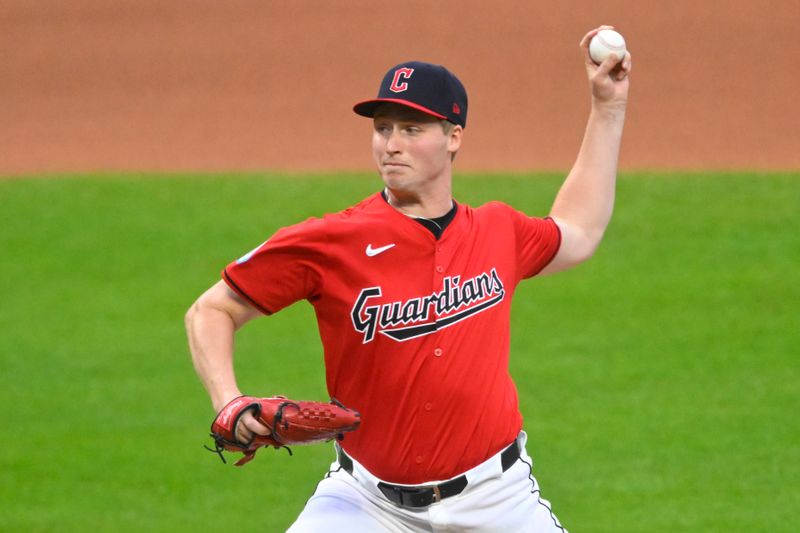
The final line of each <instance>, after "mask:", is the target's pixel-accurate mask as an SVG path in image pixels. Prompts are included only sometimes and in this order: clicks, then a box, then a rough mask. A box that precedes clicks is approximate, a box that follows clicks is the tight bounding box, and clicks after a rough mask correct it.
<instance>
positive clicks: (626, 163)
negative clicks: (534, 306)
mask: <svg viewBox="0 0 800 533" xmlns="http://www.w3.org/2000/svg"><path fill="white" fill-rule="evenodd" d="M553 5H554V4H551V3H544V2H522V1H516V2H481V1H479V0H469V1H456V0H444V1H440V2H428V1H423V0H417V1H406V2H393V3H391V4H388V3H387V4H382V3H377V2H374V1H370V0H351V1H348V2H327V1H322V0H313V1H304V2H273V1H267V2H254V1H251V0H232V1H229V2H212V1H208V0H198V1H191V2H190V1H187V0H180V1H174V2H161V1H155V0H136V1H133V0H122V1H117V2H113V3H110V2H106V1H103V0H74V1H71V2H61V1H56V0H42V1H38V2H28V1H25V0H9V1H6V2H3V4H2V7H0V57H2V60H1V61H0V76H1V77H2V80H3V83H2V84H0V101H1V102H2V105H0V146H1V147H2V148H1V149H0V150H1V153H0V174H3V175H13V174H24V173H36V172H59V171H91V170H152V171H173V170H177V171H186V170H210V171H220V170H262V169H277V170H301V169H302V170H326V171H327V170H358V169H369V168H371V166H372V165H371V161H370V155H369V148H368V142H369V141H368V137H369V125H368V123H367V122H366V121H364V119H362V118H360V117H357V116H356V115H354V114H353V113H352V112H351V106H352V104H353V103H354V102H356V101H357V100H360V99H366V98H370V97H372V96H373V95H374V94H375V92H376V90H377V84H378V81H379V80H380V78H381V76H382V75H383V73H384V72H385V71H386V70H387V68H388V67H390V66H391V65H393V64H396V63H398V62H401V61H405V60H409V59H420V60H426V61H431V62H436V63H442V64H446V65H447V66H448V67H450V68H451V69H452V70H453V71H454V72H456V73H457V74H458V75H459V77H461V79H462V80H463V81H464V83H465V84H466V86H467V88H468V90H469V96H470V111H469V123H468V128H467V136H466V138H465V146H464V149H463V150H462V153H461V154H460V155H459V161H458V168H459V169H460V170H464V169H467V170H486V169H493V170H529V169H567V168H569V166H570V165H571V163H572V160H573V158H574V156H575V153H576V152H577V149H578V146H579V144H580V139H581V135H582V132H583V127H584V124H585V120H586V115H587V111H588V108H589V106H588V103H589V100H588V95H587V89H586V82H585V75H584V72H583V66H582V63H581V61H582V59H581V56H580V53H579V50H578V48H577V43H578V40H579V39H580V37H581V35H583V33H584V32H585V31H587V30H588V29H590V28H592V27H594V26H596V25H598V24H601V23H609V24H614V25H616V26H617V27H618V29H619V30H620V31H621V32H622V33H623V34H624V35H625V37H626V39H627V40H628V43H629V48H630V49H631V51H632V53H633V55H634V71H633V81H632V88H631V98H630V105H629V113H628V123H627V124H626V132H625V138H624V143H623V152H622V158H621V166H622V167H623V168H629V169H634V168H669V169H708V168H715V169H731V168H751V169H793V168H798V167H800V141H798V139H800V112H798V106H797V104H796V98H795V96H794V95H795V94H796V92H797V82H798V74H797V72H798V71H797V67H798V65H800V49H799V48H798V47H797V46H796V41H797V38H796V30H797V28H798V27H800V9H798V7H797V4H796V2H792V1H779V2H770V3H769V4H766V5H768V6H769V8H768V9H765V7H764V5H765V4H760V3H755V2H745V1H737V2H720V1H711V2H695V1H690V0H676V1H674V2H658V1H655V0H644V1H636V2H634V1H631V0H628V1H624V0H608V1H606V2H603V6H602V7H594V8H587V7H586V5H585V3H584V2H579V1H577V0H566V1H563V2H559V3H558V4H556V5H557V7H553Z"/></svg>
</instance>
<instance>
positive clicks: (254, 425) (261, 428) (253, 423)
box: [239, 412, 272, 435]
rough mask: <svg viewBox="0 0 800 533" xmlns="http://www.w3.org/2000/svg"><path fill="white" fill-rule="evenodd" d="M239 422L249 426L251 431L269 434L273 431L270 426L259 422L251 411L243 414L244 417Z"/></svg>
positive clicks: (248, 428) (258, 433)
mask: <svg viewBox="0 0 800 533" xmlns="http://www.w3.org/2000/svg"><path fill="white" fill-rule="evenodd" d="M239 424H240V425H242V426H244V427H245V428H247V430H248V431H249V432H250V433H255V434H257V435H269V434H270V433H272V432H271V431H270V429H269V427H268V426H265V425H264V424H262V423H261V422H259V421H258V420H257V419H256V417H254V416H253V414H252V413H249V412H248V413H245V414H244V415H242V418H241V419H239Z"/></svg>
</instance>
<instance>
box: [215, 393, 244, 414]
mask: <svg viewBox="0 0 800 533" xmlns="http://www.w3.org/2000/svg"><path fill="white" fill-rule="evenodd" d="M239 396H242V393H241V392H239V390H238V389H236V390H229V391H225V392H222V393H220V394H217V395H214V397H213V398H212V399H211V405H212V406H213V407H214V412H215V413H219V412H220V411H222V408H223V407H225V406H226V405H228V404H229V403H231V402H232V401H233V400H234V398H238V397H239Z"/></svg>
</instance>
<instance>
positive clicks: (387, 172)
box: [381, 166, 410, 187]
mask: <svg viewBox="0 0 800 533" xmlns="http://www.w3.org/2000/svg"><path fill="white" fill-rule="evenodd" d="M409 176H410V174H409V168H408V167H401V166H390V167H387V166H383V167H381V177H382V178H383V182H384V183H385V184H386V185H387V186H388V187H392V186H397V185H400V184H402V183H405V182H407V181H408V178H409Z"/></svg>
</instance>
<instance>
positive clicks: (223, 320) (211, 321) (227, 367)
mask: <svg viewBox="0 0 800 533" xmlns="http://www.w3.org/2000/svg"><path fill="white" fill-rule="evenodd" d="M235 331H236V325H235V323H234V321H233V319H232V318H231V316H230V315H228V314H227V313H226V312H224V311H222V310H219V309H215V308H212V307H207V306H202V305H201V304H200V302H198V303H195V304H194V305H193V306H192V308H191V309H190V310H189V312H188V313H187V314H186V333H187V335H188V337H189V348H190V350H191V353H192V363H193V364H194V369H195V371H196V372H197V375H198V376H199V377H200V381H202V383H203V385H204V386H205V388H206V390H207V391H208V394H209V396H210V397H211V403H212V404H213V406H214V410H215V411H219V410H220V409H222V407H223V406H224V405H225V404H227V403H228V402H229V401H230V400H232V399H233V398H235V397H236V396H240V395H241V393H240V392H239V388H238V387H237V385H236V378H235V375H234V369H233V345H234V333H235Z"/></svg>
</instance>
